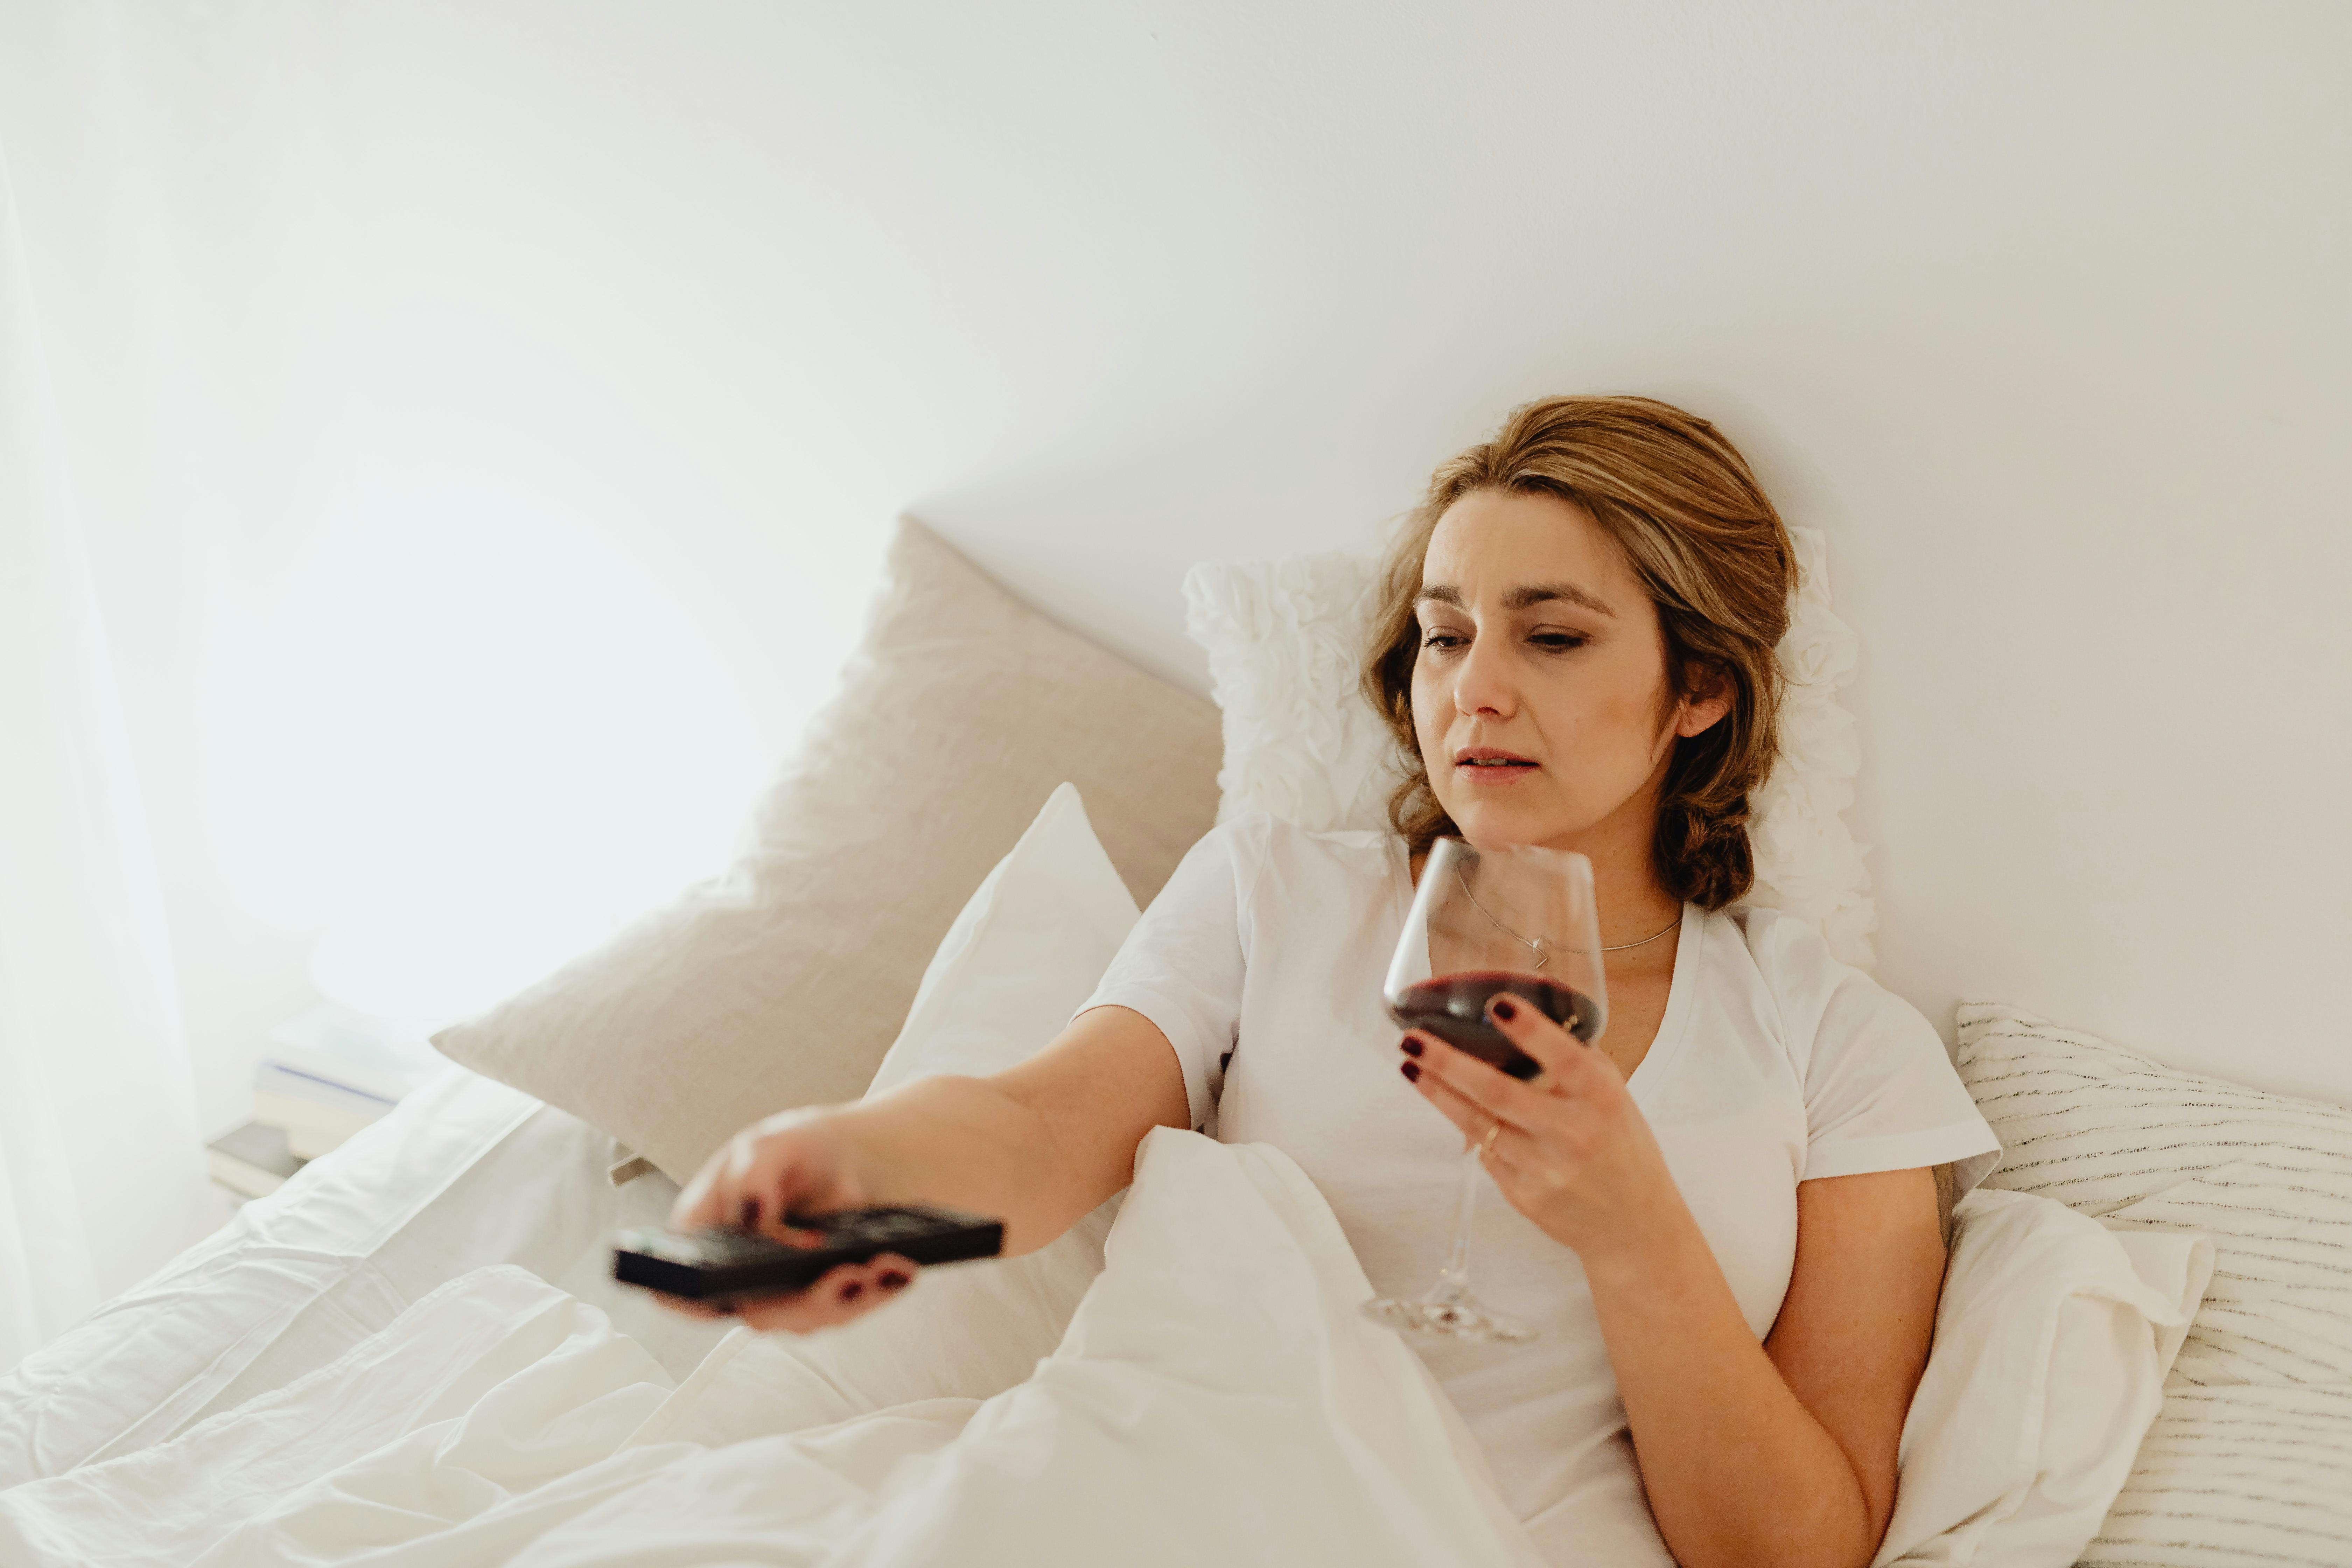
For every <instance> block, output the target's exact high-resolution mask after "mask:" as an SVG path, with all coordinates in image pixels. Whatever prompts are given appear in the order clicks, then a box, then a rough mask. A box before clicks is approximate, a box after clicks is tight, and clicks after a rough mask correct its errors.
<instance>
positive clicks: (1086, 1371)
mask: <svg viewBox="0 0 2352 1568" xmlns="http://www.w3.org/2000/svg"><path fill="white" fill-rule="evenodd" d="M1105 1252H1106V1265H1105V1268H1104V1270H1103V1272H1102V1274H1101V1275H1100V1276H1099V1277H1098V1278H1097V1280H1096V1283H1095V1285H1094V1287H1093V1288H1092V1289H1089V1291H1088V1292H1087V1296H1086V1298H1085V1300H1083V1302H1082V1303H1081V1304H1080V1306H1079V1309H1078V1311H1077V1314H1076V1318H1075V1319H1074V1320H1073V1321H1072V1322H1071V1325H1070V1328H1069V1331H1068V1332H1067V1333H1066V1335H1065V1337H1064V1339H1063V1341H1062V1342H1061V1344H1060V1346H1059V1347H1058V1348H1057V1349H1056V1350H1055V1352H1054V1353H1053V1354H1052V1355H1051V1356H1049V1357H1047V1358H1046V1359H1045V1360H1044V1361H1043V1362H1041V1363H1039V1364H1038V1367H1037V1370H1036V1372H1035V1373H1034V1375H1033V1376H1031V1377H1030V1378H1029V1379H1028V1380H1027V1381H1026V1382H1024V1383H1022V1384H1018V1385H1016V1386H1015V1387H1013V1388H1012V1389H1009V1390H1007V1391H1005V1392H1004V1393H1003V1394H997V1395H996V1396H994V1397H992V1398H990V1399H986V1400H969V1399H930V1400H925V1401H921V1402H919V1403H917V1404H913V1405H899V1406H896V1407H893V1408H890V1409H886V1410H882V1411H878V1412H873V1413H870V1414H866V1415H859V1416H856V1417H855V1418H853V1419H850V1420H847V1421H843V1422H837V1423H835V1424H833V1425H831V1426H820V1427H814V1428H812V1429H806V1430H802V1431H797V1432H790V1433H775V1432H767V1433H764V1434H760V1435H751V1436H743V1437H741V1438H740V1440H730V1436H732V1435H730V1433H728V1432H727V1431H725V1430H724V1429H723V1426H719V1425H715V1424H714V1422H713V1421H712V1419H710V1415H711V1413H712V1412H713V1411H719V1410H723V1409H725V1408H726V1406H725V1403H724V1402H723V1401H719V1402H712V1403H710V1404H708V1405H705V1406H704V1407H703V1409H702V1410H701V1412H700V1414H701V1417H702V1418H701V1419H699V1420H698V1421H692V1422H688V1421H681V1420H678V1419H676V1418H675V1416H676V1415H677V1412H676V1411H675V1410H673V1409H672V1408H671V1407H672V1406H673V1405H675V1404H676V1403H677V1402H678V1401H680V1400H685V1399H693V1400H697V1401H701V1400H707V1399H708V1395H709V1389H708V1385H707V1384H697V1383H696V1380H694V1379H689V1380H688V1384H686V1385H675V1386H674V1385H673V1384H672V1381H671V1379H670V1378H669V1376H668V1374H667V1373H666V1372H665V1371H664V1370H663V1369H662V1368H661V1366H660V1365H659V1364H658V1363H656V1362H655V1361H654V1360H653V1358H652V1357H650V1356H649V1355H647V1354H646V1352H644V1351H643V1350H642V1349H641V1348H640V1347H638V1346H637V1345H636V1344H635V1342H633V1341H631V1340H630V1339H629V1338H628V1337H627V1336H626V1335H625V1334H621V1333H619V1332H617V1331H614V1329H613V1328H612V1325H611V1323H610V1321H608V1320H606V1319H605V1318H604V1314H602V1313H601V1312H599V1311H597V1310H595V1309H594V1308H593V1307H590V1306H588V1305H586V1304H585V1303H583V1302H581V1301H579V1300H575V1299H573V1298H572V1297H570V1296H568V1295H566V1294H565V1293H564V1292H562V1291H560V1290H557V1289H554V1288H553V1287H551V1286H549V1285H546V1284H545V1283H544V1282H543V1281H541V1280H539V1279H535V1278H534V1277H532V1276H531V1275H530V1274H528V1273H527V1272H525V1271H523V1270H521V1269H518V1268H510V1267H505V1266H500V1267H495V1268H483V1269H478V1270H475V1271H473V1272H471V1273H468V1274H466V1275H464V1276H461V1277H459V1278H458V1279H454V1280H452V1281H450V1282H449V1283H448V1284H447V1285H446V1286H444V1287H442V1288H441V1289H437V1290H436V1291H434V1292H432V1293H431V1294H430V1295H428V1296H427V1297H425V1299H423V1300H419V1301H418V1302H416V1303H415V1305H414V1306H412V1307H411V1308H410V1309H408V1310H406V1311H405V1312H404V1313H403V1314H402V1315H401V1316H400V1317H399V1318H398V1319H396V1320H395V1321H394V1322H393V1323H392V1324H390V1325H389V1326H388V1327H386V1328H385V1329H384V1330H383V1331H380V1332H378V1333H376V1334H374V1335H372V1336H371V1337H370V1338H368V1339H367V1340H366V1341H364V1342H362V1343H361V1344H359V1345H358V1346H356V1347H354V1348H353V1349H352V1351H351V1352H349V1353H347V1354H346V1355H344V1356H342V1357H341V1358H339V1359H338V1360H336V1361H335V1362H333V1363H330V1364H328V1365H326V1366H323V1367H321V1368H320V1369H318V1370H317V1371H316V1372H314V1373H311V1374H310V1375H309V1376H307V1377H304V1378H302V1379H299V1380H298V1381H297V1382H296V1383H294V1384H289V1386H288V1387H286V1388H283V1389H279V1390H277V1391H275V1392H273V1393H271V1394H265V1395H262V1396H260V1397H257V1398H256V1399H254V1400H252V1401H250V1402H248V1403H247V1404H246V1405H240V1406H238V1407H236V1409H234V1410H230V1411H226V1412H224V1413H223V1414H221V1415H217V1416H215V1417H213V1418H211V1419H209V1420H207V1421H205V1422H202V1423H200V1424H198V1425H197V1426H194V1427H192V1428H190V1429H189V1430H187V1431H186V1432H184V1433H182V1434H180V1435H179V1436H175V1437H174V1438H173V1439H172V1440H170V1441H168V1442H164V1443H162V1444H158V1445H155V1446H153V1447H148V1448H145V1449H142V1450H141V1451H140V1452H138V1453H135V1454H130V1455H125V1456H123V1457H122V1458H119V1459H116V1460H113V1461H110V1462H108V1463H104V1464H98V1465H89V1466H84V1467H82V1468H79V1469H76V1470H73V1471H70V1472H68V1473H67V1474H65V1475H63V1476H58V1477H53V1478H49V1479H44V1480H40V1481H35V1482H31V1483H27V1484H26V1485H23V1486H19V1487H16V1488H14V1489H10V1490H8V1491H6V1492H0V1561H5V1562H7V1563H11V1564H16V1563H23V1564H25V1565H26V1568H64V1565H65V1564H68V1563H70V1564H75V1565H77V1568H82V1565H103V1568H130V1565H133V1564H136V1565H140V1568H146V1565H149V1564H153V1565H157V1568H160V1565H162V1564H164V1563H175V1564H177V1563H195V1564H199V1565H201V1568H232V1565H234V1568H265V1565H267V1568H292V1565H297V1564H299V1565H302V1568H323V1565H326V1564H351V1563H368V1564H370V1565H372V1568H390V1565H395V1564H415V1565H417V1568H424V1565H425V1564H431V1565H432V1568H467V1565H469V1564H481V1565H484V1568H487V1565H488V1564H492V1563H518V1564H528V1565H531V1568H555V1565H558V1564H564V1565H581V1568H585V1565H588V1564H603V1565H609V1568H618V1565H619V1564H622V1563H628V1564H632V1565H639V1568H657V1565H667V1564H684V1563H719V1562H725V1563H817V1562H824V1563H871V1564H877V1565H878V1564H916V1563H959V1564H963V1563H1015V1562H1018V1563H1024V1564H1026V1563H1039V1562H1047V1563H1059V1562H1118V1563H1141V1564H1152V1563H1168V1564H1171V1565H1173V1564H1177V1563H1201V1562H1216V1563H1265V1564H1268V1565H1273V1564H1277V1563H1279V1564H1290V1563H1298V1562H1302V1561H1329V1562H1347V1563H1354V1564H1366V1565H1370V1568H1381V1565H1385V1564H1394V1565H1395V1568H1409V1565H1414V1568H1417V1565H1423V1564H1432V1563H1438V1564H1444V1563H1463V1564H1479V1565H1486V1564H1496V1565H1500V1564H1517V1565H1521V1568H1525V1565H1527V1564H1532V1563H1536V1562H1538V1557H1537V1556H1536V1553H1535V1551H1534V1548H1533V1545H1532V1543H1531V1542H1530V1541H1529V1539H1528V1536H1527V1534H1526V1532H1525V1531H1524V1530H1523V1529H1522V1528H1521V1527H1520V1526H1519V1525H1518V1523H1517V1521H1514V1520H1513V1519H1512V1518H1511V1517H1510V1515H1509V1513H1508V1512H1507V1510H1506V1509H1504V1507H1503V1506H1502V1503H1501V1500H1500V1499H1499V1497H1498V1496H1497V1494H1496V1491H1495V1489H1494V1486H1493V1483H1492V1480H1491V1478H1489V1477H1488V1476H1487V1474H1486V1470H1485V1467H1484V1461H1483V1460H1482V1458H1480V1456H1479V1454H1478V1452H1477V1449H1476V1447H1475V1445H1474V1444H1473V1443H1472V1442H1471V1440H1470V1438H1469V1436H1468V1435H1467V1433H1466V1431H1465V1428H1464V1427H1463V1426H1462V1424H1461V1421H1460V1418H1459V1417H1458V1416H1457V1415H1455V1414H1454V1411H1453V1409H1452V1407H1451V1406H1450V1405H1448V1404H1447V1403H1446V1401H1445V1399H1444V1395H1443V1394H1441V1393H1440V1392H1439V1391H1438V1389H1437V1387H1436V1385H1435V1384H1434V1383H1433V1380H1432V1379H1431V1378H1430V1376H1429V1374H1428V1373H1427V1372H1426V1371H1425V1370H1424V1369H1423V1366H1422V1363H1421V1362H1420V1360H1419V1358H1418V1357H1416V1356H1415V1355H1414V1354H1413V1353H1412V1352H1411V1351H1410V1350H1409V1349H1407V1348H1406V1347H1405V1346H1404V1345H1403V1343H1402V1342H1400V1341H1399V1340H1398V1339H1397V1338H1396V1337H1395V1336H1394V1335H1392V1334H1391V1333H1390V1332H1389V1331H1386V1330H1383V1329H1380V1328H1377V1327H1375V1326H1373V1325H1372V1324H1370V1323H1369V1322H1367V1321H1364V1320H1363V1319H1362V1318H1361V1317H1360V1315H1359V1314H1358V1313H1357V1311H1356V1307H1357V1304H1358V1303H1359V1302H1360V1301H1361V1300H1363V1299H1365V1298H1366V1297H1368V1296H1369V1295H1370V1293H1371V1292H1370V1287H1369V1286H1368V1285H1367V1284H1366V1282H1365V1279H1364V1276H1363V1273H1362V1270H1361V1269H1360V1268H1359V1267H1358V1266H1357V1264H1356V1261H1355V1258H1354V1256H1353V1254H1352V1253H1351V1252H1350V1251H1349V1247H1348V1245H1347V1242H1346V1240H1345V1238H1344V1237H1343V1236H1342V1235H1341V1233H1340V1231H1339V1226H1338V1223H1337V1221H1336V1220H1334V1219H1333V1217H1332V1215H1331V1214H1330V1211H1329V1209H1328V1207H1327V1206H1326V1205H1324V1204H1323V1202H1322V1199H1321V1198H1320V1196H1319V1195H1318V1194H1317V1193H1316V1191H1315V1189H1314V1187H1313V1185H1312V1184H1311V1183H1309V1182H1308V1181H1307V1179H1306V1177H1305V1176H1304V1174H1303V1173H1300V1172H1299V1170H1298V1168H1297V1165H1296V1164H1294V1163H1292V1162H1291V1161H1289V1160H1288V1159H1287V1158H1286V1156H1284V1155H1282V1154H1281V1153H1279V1152H1276V1151H1274V1150H1271V1149H1267V1148H1264V1147H1257V1146H1247V1145H1242V1146H1228V1145H1222V1144H1219V1143H1216V1142H1213V1141H1212V1140H1209V1139H1206V1138H1202V1137H1201V1136H1199V1135H1197V1134H1194V1133H1190V1132H1181V1131H1175V1130H1173V1129H1167V1128H1162V1129H1158V1130H1155V1131H1153V1132H1152V1133H1151V1134H1150V1137H1148V1138H1147V1139H1146V1140H1145V1142H1144V1143H1143V1146H1142V1148H1141V1149H1140V1151H1139V1154H1138V1161H1137V1177H1136V1182H1135V1184H1134V1186H1133V1187H1132V1188H1131V1189H1130V1190H1129V1194H1128V1198H1127V1201H1126V1203H1125V1205H1123V1207H1122V1208H1121V1210H1120V1211H1119V1217H1118V1221H1117V1223H1116V1224H1115V1225H1114V1226H1113V1227H1112V1230H1111V1233H1110V1236H1109V1237H1108V1242H1107V1244H1106V1247H1105ZM686 1430H692V1431H694V1432H695V1433H697V1434H698V1438H699V1439H700V1440H682V1439H677V1438H674V1437H665V1436H661V1435H662V1434H666V1433H674V1432H678V1431H686Z"/></svg>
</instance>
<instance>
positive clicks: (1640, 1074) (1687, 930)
mask: <svg viewBox="0 0 2352 1568" xmlns="http://www.w3.org/2000/svg"><path fill="white" fill-rule="evenodd" d="M1388 847H1389V894H1390V899H1389V901H1390V904H1391V915H1392V916H1393V919H1392V920H1391V923H1390V926H1389V929H1390V930H1391V931H1399V932H1402V931H1403V930H1404V922H1405V917H1406V916H1408V915H1410V914H1412V893H1413V888H1412V850H1410V849H1409V848H1407V847H1406V846H1405V840H1404V836H1403V835H1402V834H1400V833H1391V834H1390V835H1389V836H1388ZM1706 936H1707V931H1706V910H1703V909H1701V908H1700V907H1699V906H1698V905H1696V904H1695V903H1692V902H1690V901H1689V900H1684V901H1683V925H1682V931H1681V933H1680V934H1679V935H1677V936H1676V937H1675V973H1674V975H1673V977H1672V978H1671V979H1669V980H1668V981H1667V982H1666V1010H1665V1013H1664V1015H1663V1016H1661V1017H1660V1018H1659V1019H1658V1032H1657V1034H1656V1035H1655V1036H1654V1037H1652V1038H1651V1040H1650V1048H1649V1049H1648V1050H1646V1051H1643V1053H1642V1059H1641V1061H1640V1062H1639V1063H1637V1064H1635V1066H1634V1068H1633V1076H1632V1077H1631V1078H1629V1079H1626V1080H1625V1087H1626V1089H1628V1090H1629V1091H1631V1092H1632V1094H1633V1098H1634V1099H1635V1100H1641V1099H1643V1089H1644V1088H1645V1087H1646V1086H1648V1085H1650V1084H1654V1083H1655V1082H1657V1081H1658V1080H1659V1079H1661V1078H1663V1077H1664V1074H1665V1068H1664V1066H1662V1065H1661V1062H1662V1060H1670V1059H1672V1058H1673V1057H1674V1056H1675V1053H1676V1052H1677V1051H1679V1050H1680V1049H1681V1048H1682V1044H1683V1039H1684V1037H1685V1036H1686V1035H1688V1034H1689V1033H1690V1017H1691V1014H1692V1012H1693V1010H1694V1009H1696V1006H1697V1005H1698V1004H1697V1002H1696V994H1697V992H1698V989H1699V982H1698V980H1697V979H1696V971H1697V969H1698V967H1699V965H1700V963H1702V962H1703V961H1702V958H1701V954H1700V950H1701V948H1702V947H1703V946H1704V944H1705V943H1706ZM1393 942H1394V939H1393V938H1391V945H1393ZM1385 962H1386V961H1385V960H1383V964H1384V965H1385Z"/></svg>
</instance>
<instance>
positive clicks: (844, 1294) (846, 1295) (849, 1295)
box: [841, 1279, 866, 1301]
mask: <svg viewBox="0 0 2352 1568" xmlns="http://www.w3.org/2000/svg"><path fill="white" fill-rule="evenodd" d="M864 1294H866V1287H865V1286H863V1285H861V1284H859V1283H858V1282H857V1281H856V1280H855V1279H852V1280H851V1281H850V1282H849V1283H848V1284H846V1285H844V1286H843V1287H842V1288H841V1299H842V1300H845V1301H855V1300H857V1298H859V1297H860V1296H863V1295H864Z"/></svg>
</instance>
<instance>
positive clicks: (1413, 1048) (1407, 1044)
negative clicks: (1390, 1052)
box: [1397, 1035, 1421, 1057]
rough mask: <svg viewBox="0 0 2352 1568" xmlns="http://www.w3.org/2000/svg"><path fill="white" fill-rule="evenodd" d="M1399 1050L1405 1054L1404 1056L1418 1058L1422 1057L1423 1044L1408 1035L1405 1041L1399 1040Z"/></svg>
mask: <svg viewBox="0 0 2352 1568" xmlns="http://www.w3.org/2000/svg"><path fill="white" fill-rule="evenodd" d="M1397 1048H1398V1049H1399V1050H1401V1051H1402V1052H1404V1054H1405V1055H1407V1056H1409V1057H1417V1056H1419V1055H1421V1042H1420V1041H1419V1040H1416V1039H1414V1038H1413V1037H1412V1036H1411V1035H1407V1036H1406V1037H1404V1038H1403V1039H1402V1040H1399V1041H1398V1042H1397Z"/></svg>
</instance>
